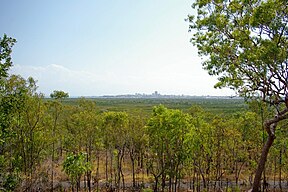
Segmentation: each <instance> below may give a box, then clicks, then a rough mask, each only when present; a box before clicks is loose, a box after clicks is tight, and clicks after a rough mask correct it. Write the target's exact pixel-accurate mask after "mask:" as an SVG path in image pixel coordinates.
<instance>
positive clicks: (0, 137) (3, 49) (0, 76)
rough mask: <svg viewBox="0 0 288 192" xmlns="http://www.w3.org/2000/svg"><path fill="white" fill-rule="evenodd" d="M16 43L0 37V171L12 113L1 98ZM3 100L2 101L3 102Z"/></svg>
mask: <svg viewBox="0 0 288 192" xmlns="http://www.w3.org/2000/svg"><path fill="white" fill-rule="evenodd" d="M15 43H16V40H15V39H13V38H11V37H8V36H7V35H6V34H4V35H3V37H2V38H1V37H0V102H1V105H0V159H1V163H0V171H1V172H2V171H3V170H1V169H2V168H4V164H2V162H3V163H4V160H5V159H4V156H3V155H4V154H3V153H4V147H5V143H6V139H7V138H8V137H10V136H11V135H12V133H11V130H9V124H10V123H9V121H10V120H11V119H10V118H11V116H10V114H11V113H12V111H13V110H12V108H11V107H12V105H9V104H8V103H6V104H7V106H5V107H4V103H5V102H6V101H3V98H4V97H5V82H7V81H6V78H7V77H8V70H9V69H10V67H11V66H12V58H11V54H12V47H13V45H14V44H15ZM3 102H4V103H3Z"/></svg>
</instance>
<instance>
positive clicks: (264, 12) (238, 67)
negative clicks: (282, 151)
mask: <svg viewBox="0 0 288 192" xmlns="http://www.w3.org/2000/svg"><path fill="white" fill-rule="evenodd" d="M193 8H194V9H197V16H196V17H195V16H189V17H188V20H189V21H190V22H191V25H190V29H191V31H192V32H193V37H192V39H191V41H192V43H193V44H194V45H196V46H197V48H198V53H199V55H201V56H203V57H204V62H203V67H204V69H205V70H207V71H208V73H209V74H210V75H215V76H218V80H219V82H218V83H217V84H216V85H215V87H219V88H221V87H230V88H232V89H234V90H236V91H238V93H239V94H240V95H242V96H245V97H246V98H250V99H260V100H262V101H263V102H266V103H269V104H270V105H271V106H273V107H274V108H275V114H274V116H271V117H269V118H268V119H266V120H265V122H264V127H265V130H266V132H267V134H268V137H267V140H266V142H265V145H264V146H263V150H262V154H261V157H260V159H259V162H258V167H257V170H256V172H255V177H254V184H253V189H252V190H253V191H259V188H260V181H261V175H262V173H263V170H264V167H265V162H266V160H267V156H268V152H269V149H270V147H271V146H272V144H273V142H274V140H275V138H276V136H275V130H276V128H277V124H278V122H280V121H283V120H286V119H287V118H288V83H287V79H288V70H287V68H288V54H287V53H288V52H287V49H288V26H287V22H288V6H287V1H286V0H251V1H246V0H208V1H207V0H196V2H195V3H194V4H193Z"/></svg>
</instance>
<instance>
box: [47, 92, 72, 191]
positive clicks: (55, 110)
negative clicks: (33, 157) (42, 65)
mask: <svg viewBox="0 0 288 192" xmlns="http://www.w3.org/2000/svg"><path fill="white" fill-rule="evenodd" d="M50 97H51V98H52V99H53V100H52V101H49V108H50V114H51V116H52V125H51V138H52V152H51V153H52V155H51V189H52V191H53V188H54V161H55V143H56V142H57V141H58V142H59V141H60V143H59V145H60V146H58V147H59V148H62V146H61V145H62V138H61V134H60V133H61V130H59V122H60V121H61V119H60V117H61V114H62V112H63V108H64V107H63V104H62V100H63V99H65V98H68V97H69V94H68V93H65V92H64V91H57V90H55V91H53V93H51V94H50ZM56 146H57V145H56Z"/></svg>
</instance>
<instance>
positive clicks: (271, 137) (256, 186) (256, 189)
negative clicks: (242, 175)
mask: <svg viewBox="0 0 288 192" xmlns="http://www.w3.org/2000/svg"><path fill="white" fill-rule="evenodd" d="M274 140H275V135H274V134H269V135H268V138H267V141H266V143H265V145H264V147H263V149H262V154H261V157H260V160H259V163H258V167H257V170H256V174H255V177H254V182H253V188H252V192H259V191H260V184H261V176H262V173H263V170H264V168H265V163H266V161H267V156H268V152H269V149H270V148H271V146H272V144H273V142H274Z"/></svg>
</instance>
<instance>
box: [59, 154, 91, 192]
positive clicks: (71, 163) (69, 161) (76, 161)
mask: <svg viewBox="0 0 288 192" xmlns="http://www.w3.org/2000/svg"><path fill="white" fill-rule="evenodd" d="M63 170H64V171H65V173H66V174H67V175H68V176H69V177H70V180H71V182H72V191H74V186H75V184H76V191H79V190H80V179H81V176H82V175H83V174H84V173H85V171H87V170H91V164H90V163H88V162H86V160H85V154H84V153H81V152H80V153H77V154H69V155H68V156H67V157H66V159H65V160H64V162H63Z"/></svg>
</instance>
